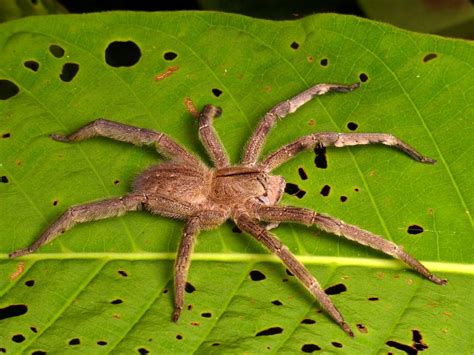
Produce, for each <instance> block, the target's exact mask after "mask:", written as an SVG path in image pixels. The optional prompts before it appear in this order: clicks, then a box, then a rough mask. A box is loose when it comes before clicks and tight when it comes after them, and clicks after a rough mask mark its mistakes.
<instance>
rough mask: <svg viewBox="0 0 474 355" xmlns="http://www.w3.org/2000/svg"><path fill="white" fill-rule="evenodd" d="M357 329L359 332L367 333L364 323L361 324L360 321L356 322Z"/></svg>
mask: <svg viewBox="0 0 474 355" xmlns="http://www.w3.org/2000/svg"><path fill="white" fill-rule="evenodd" d="M357 329H359V331H360V332H361V333H368V332H369V330H368V329H367V327H366V326H365V325H363V324H362V323H357Z"/></svg>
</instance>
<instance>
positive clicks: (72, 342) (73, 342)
mask: <svg viewBox="0 0 474 355" xmlns="http://www.w3.org/2000/svg"><path fill="white" fill-rule="evenodd" d="M80 343H81V341H80V339H79V338H73V339H71V340H69V345H79V344H80Z"/></svg>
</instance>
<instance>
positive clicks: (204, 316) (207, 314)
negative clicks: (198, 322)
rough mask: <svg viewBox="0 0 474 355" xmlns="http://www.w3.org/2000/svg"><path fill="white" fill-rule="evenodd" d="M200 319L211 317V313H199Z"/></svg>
mask: <svg viewBox="0 0 474 355" xmlns="http://www.w3.org/2000/svg"><path fill="white" fill-rule="evenodd" d="M201 317H203V318H211V317H212V313H210V312H203V313H201Z"/></svg>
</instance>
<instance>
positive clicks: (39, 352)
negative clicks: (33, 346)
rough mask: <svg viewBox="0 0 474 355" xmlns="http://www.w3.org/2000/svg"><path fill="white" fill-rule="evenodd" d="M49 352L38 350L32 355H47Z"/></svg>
mask: <svg viewBox="0 0 474 355" xmlns="http://www.w3.org/2000/svg"><path fill="white" fill-rule="evenodd" d="M46 354H47V352H46V351H43V350H36V351H33V352H32V353H31V355H46Z"/></svg>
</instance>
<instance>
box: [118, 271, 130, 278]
mask: <svg viewBox="0 0 474 355" xmlns="http://www.w3.org/2000/svg"><path fill="white" fill-rule="evenodd" d="M117 272H118V273H119V275H121V276H123V277H128V274H127V272H126V271H125V270H117Z"/></svg>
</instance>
